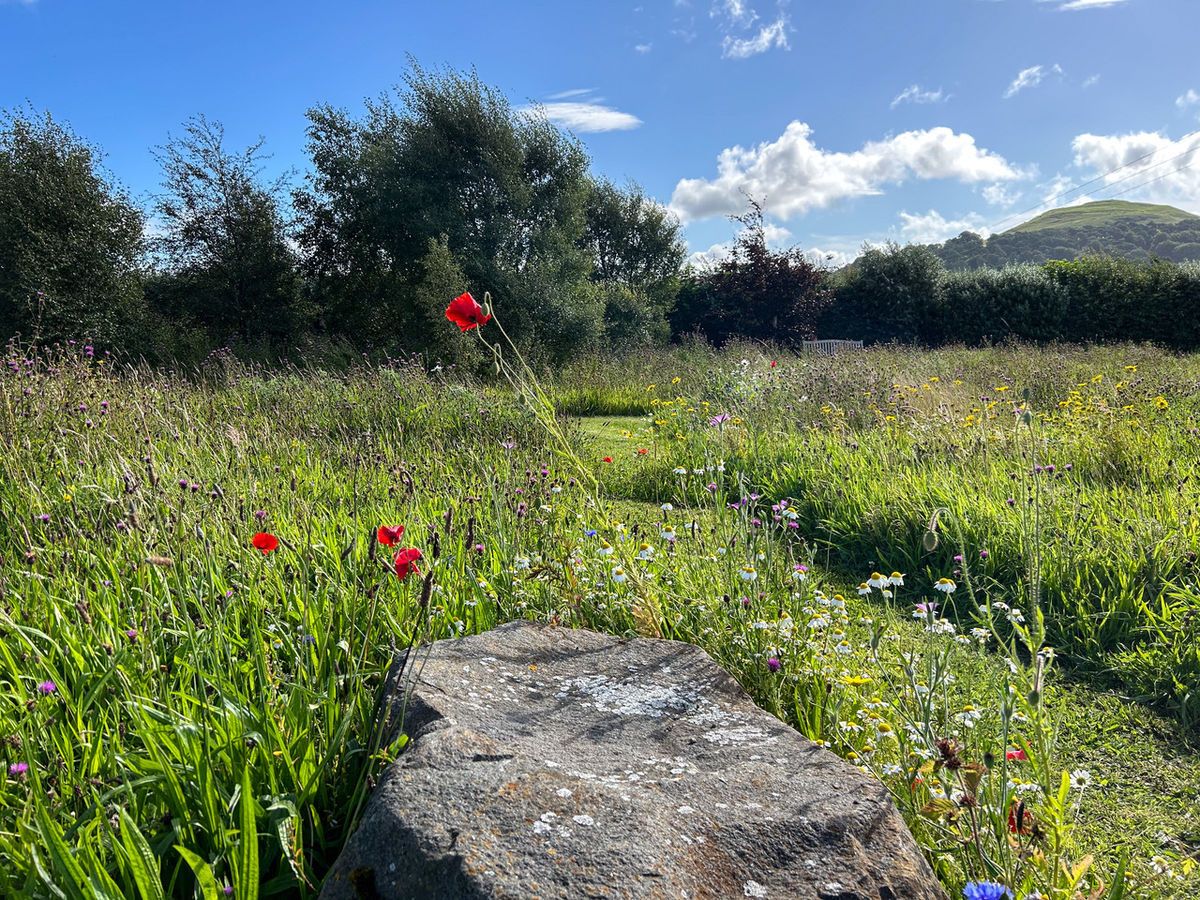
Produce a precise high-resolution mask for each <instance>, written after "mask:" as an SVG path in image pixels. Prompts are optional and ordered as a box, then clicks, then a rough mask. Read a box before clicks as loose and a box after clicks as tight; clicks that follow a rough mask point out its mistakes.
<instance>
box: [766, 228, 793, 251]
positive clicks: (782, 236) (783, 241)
mask: <svg viewBox="0 0 1200 900" xmlns="http://www.w3.org/2000/svg"><path fill="white" fill-rule="evenodd" d="M763 237H764V238H765V239H766V241H767V246H769V247H786V246H787V245H788V242H789V241H790V240H791V238H792V233H791V232H790V231H788V230H787V229H786V228H784V227H783V226H782V225H776V224H775V223H774V222H764V223H763Z"/></svg>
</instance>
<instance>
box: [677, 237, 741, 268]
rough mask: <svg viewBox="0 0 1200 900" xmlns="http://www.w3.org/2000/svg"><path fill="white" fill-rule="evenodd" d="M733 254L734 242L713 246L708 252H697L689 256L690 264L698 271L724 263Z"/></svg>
mask: <svg viewBox="0 0 1200 900" xmlns="http://www.w3.org/2000/svg"><path fill="white" fill-rule="evenodd" d="M732 253H733V241H726V242H725V243H723V244H713V245H712V246H711V247H709V248H708V249H707V250H697V251H696V252H695V253H692V254H691V255H690V256H688V262H689V263H691V264H692V265H693V266H695V267H696V268H698V269H703V268H707V267H708V266H713V265H716V264H717V263H719V262H724V261H725V260H727V259H729V256H730V254H732Z"/></svg>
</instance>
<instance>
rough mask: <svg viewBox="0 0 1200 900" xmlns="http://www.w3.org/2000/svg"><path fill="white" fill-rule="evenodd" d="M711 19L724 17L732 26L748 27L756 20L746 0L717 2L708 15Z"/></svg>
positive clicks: (755, 14) (754, 13) (720, 0)
mask: <svg viewBox="0 0 1200 900" xmlns="http://www.w3.org/2000/svg"><path fill="white" fill-rule="evenodd" d="M709 15H711V16H712V17H713V18H717V17H718V16H724V17H725V18H727V19H728V20H729V21H730V22H732V23H733V24H734V25H740V26H743V27H748V26H750V25H753V24H754V20H755V19H757V18H758V13H756V12H755V11H754V10H753V9H752V8H751V7H750V4H749V3H747V2H746V0H719V2H717V3H714V4H713V8H712V12H711V13H709Z"/></svg>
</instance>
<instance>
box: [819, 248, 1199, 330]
mask: <svg viewBox="0 0 1200 900" xmlns="http://www.w3.org/2000/svg"><path fill="white" fill-rule="evenodd" d="M830 293H831V295H832V300H831V301H830V303H829V304H828V305H827V306H826V307H825V308H824V309H823V311H822V313H821V315H820V318H819V322H818V330H819V331H820V332H821V334H822V336H823V337H834V338H836V337H845V338H859V339H862V340H866V341H868V342H887V341H899V342H901V343H919V344H924V345H926V346H939V345H944V344H966V345H968V346H978V345H983V344H991V343H998V342H1002V341H1006V340H1021V341H1033V342H1050V341H1061V342H1068V343H1106V342H1119V341H1148V342H1153V343H1156V344H1161V345H1163V346H1165V347H1171V348H1174V349H1179V350H1194V349H1200V263H1193V262H1189V263H1182V264H1178V263H1171V262H1167V261H1165V260H1154V261H1149V262H1138V261H1134V260H1124V259H1116V258H1113V257H1108V256H1092V257H1081V258H1079V259H1075V260H1071V261H1054V262H1047V263H1042V264H1041V265H1014V266H1006V267H1005V268H1001V269H976V270H973V271H962V272H951V271H947V269H946V268H945V266H944V265H943V264H942V262H941V260H940V259H938V257H937V256H936V255H935V254H934V253H933V252H932V251H931V250H930V249H929V248H927V247H919V246H908V247H896V246H888V247H882V248H873V249H870V250H867V251H866V252H865V253H864V254H863V255H862V256H861V257H859V259H858V260H856V261H855V262H854V263H853V265H851V266H848V267H847V268H846V269H843V270H842V271H840V272H838V273H836V274H835V275H834V276H832V278H831V284H830Z"/></svg>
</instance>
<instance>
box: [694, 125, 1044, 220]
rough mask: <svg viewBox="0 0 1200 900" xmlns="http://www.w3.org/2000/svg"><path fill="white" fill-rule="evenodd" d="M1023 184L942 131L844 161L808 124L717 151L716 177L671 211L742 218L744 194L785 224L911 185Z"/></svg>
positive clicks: (991, 157) (993, 158) (865, 149)
mask: <svg viewBox="0 0 1200 900" xmlns="http://www.w3.org/2000/svg"><path fill="white" fill-rule="evenodd" d="M1020 177H1022V176H1021V173H1020V172H1019V171H1018V170H1017V169H1016V168H1015V167H1014V166H1013V165H1011V164H1010V163H1009V162H1008V161H1007V160H1005V159H1004V157H1002V156H1000V155H999V154H996V153H993V152H991V151H990V150H985V149H983V148H981V147H979V146H978V145H976V143H975V138H973V137H972V136H971V135H969V134H962V133H958V132H955V131H953V130H951V129H950V128H946V127H938V128H931V129H928V130H920V131H906V132H904V133H902V134H898V135H895V136H893V137H889V138H885V139H884V140H881V141H873V142H870V143H867V144H864V145H863V146H862V147H861V148H860V149H858V150H854V151H852V152H849V153H843V152H834V151H830V150H824V149H822V148H820V147H818V146H817V145H816V144H814V143H813V141H812V129H811V128H810V127H809V126H808V125H807V124H805V123H804V122H792V123H791V124H789V125H788V127H787V129H786V130H785V131H784V132H783V134H782V135H780V137H778V138H777V139H775V140H773V141H766V142H763V143H761V144H759V145H757V146H755V147H749V148H747V147H741V146H734V147H729V148H727V149H725V150H722V151H721V153H720V155H719V156H718V157H717V175H716V177H715V178H711V179H705V178H684V179H681V180H680V181H679V183H678V184H676V185H675V190H674V193H673V194H672V196H671V204H670V207H671V209H672V211H673V212H675V214H676V215H677V216H679V218H680V219H681V220H683V221H688V220H696V219H706V218H710V217H712V216H720V215H728V214H730V213H737V212H740V211H742V210H743V209H745V206H746V195H747V194H749V195H750V196H753V197H757V198H761V199H764V200H765V201H766V202H767V203H768V204H769V206H770V210H771V212H772V213H773V214H775V215H777V216H779V217H780V218H783V219H788V218H790V217H791V216H793V215H798V214H803V213H806V212H808V211H809V210H812V209H818V208H821V207H826V206H829V205H830V204H832V203H835V202H837V201H839V200H844V199H847V198H851V197H863V196H868V195H872V194H879V193H882V190H883V188H884V187H885V186H886V185H889V184H900V183H902V182H904V181H906V180H908V179H909V178H917V179H921V180H932V179H954V180H957V181H961V182H964V183H971V184H974V183H979V182H985V181H986V182H997V181H1011V180H1013V179H1016V178H1020Z"/></svg>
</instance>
